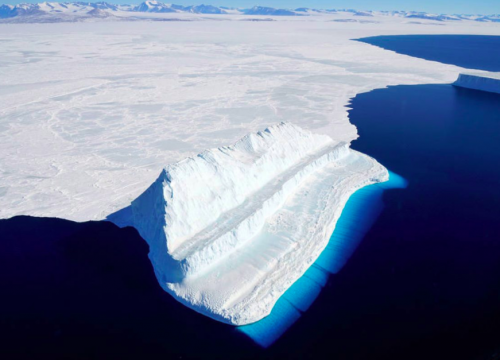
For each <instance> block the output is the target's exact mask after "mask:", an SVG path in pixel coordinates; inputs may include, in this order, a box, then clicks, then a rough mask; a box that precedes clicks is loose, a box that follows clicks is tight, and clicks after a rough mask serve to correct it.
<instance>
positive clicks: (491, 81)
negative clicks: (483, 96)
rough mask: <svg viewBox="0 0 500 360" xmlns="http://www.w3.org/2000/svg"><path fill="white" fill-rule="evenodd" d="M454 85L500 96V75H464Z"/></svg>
mask: <svg viewBox="0 0 500 360" xmlns="http://www.w3.org/2000/svg"><path fill="white" fill-rule="evenodd" d="M453 85H455V86H460V87H464V88H468V89H474V90H481V91H487V92H492V93H497V94H500V73H492V72H490V73H483V72H481V73H473V72H471V73H463V74H460V75H459V76H458V79H457V81H455V82H454V83H453Z"/></svg>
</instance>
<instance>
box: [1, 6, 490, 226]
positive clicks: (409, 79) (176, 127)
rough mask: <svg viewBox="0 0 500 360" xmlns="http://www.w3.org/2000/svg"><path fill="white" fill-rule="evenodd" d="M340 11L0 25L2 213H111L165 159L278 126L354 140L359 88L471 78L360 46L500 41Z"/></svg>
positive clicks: (468, 26)
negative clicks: (462, 38) (433, 37)
mask: <svg viewBox="0 0 500 360" xmlns="http://www.w3.org/2000/svg"><path fill="white" fill-rule="evenodd" d="M153 15H154V14H153ZM156 15H158V16H173V15H169V14H156ZM181 15H182V14H181ZM185 15H186V17H188V16H189V17H197V16H200V15H197V14H185ZM176 16H179V14H177V15H176ZM329 16H330V15H327V14H325V15H321V16H314V17H313V16H296V17H293V21H292V18H291V17H267V16H266V17H263V18H272V19H274V20H276V21H260V22H248V21H236V20H237V19H242V18H243V19H246V18H248V17H249V16H246V15H234V16H233V15H224V18H225V19H229V20H234V21H217V20H210V19H208V18H205V20H203V21H189V22H188V21H186V22H168V21H167V22H127V23H124V22H95V23H58V24H0V44H1V46H0V154H1V156H0V217H2V218H8V217H11V216H14V215H21V214H27V215H33V216H52V217H60V218H66V219H70V220H76V221H85V220H99V219H104V218H106V217H107V216H108V215H109V214H110V213H113V212H115V211H118V210H120V209H122V208H124V207H127V206H128V205H129V204H130V203H131V201H132V200H133V199H135V198H137V197H138V196H139V195H140V194H141V193H143V192H144V191H145V190H146V189H147V188H148V187H149V186H150V185H151V184H152V183H153V182H154V181H155V179H156V178H157V177H158V174H159V173H160V171H161V169H162V168H163V167H164V166H165V165H166V164H171V163H174V162H176V161H180V160H182V159H184V158H186V157H188V156H193V155H196V154H198V153H200V152H201V151H203V150H205V149H209V148H216V147H219V146H223V145H227V144H231V143H234V142H235V141H236V140H238V139H239V138H241V137H243V136H244V135H245V134H248V133H251V132H256V131H258V130H262V129H265V128H266V127H268V126H270V125H273V124H276V123H279V122H281V121H286V122H290V123H293V124H295V125H298V126H300V127H301V128H303V129H308V130H311V131H313V132H315V133H319V134H325V135H328V136H330V137H331V138H332V139H333V140H334V141H344V142H346V143H349V142H350V141H352V140H353V139H355V138H356V137H357V132H356V128H355V127H354V126H353V125H351V124H350V123H349V120H348V117H347V108H348V106H349V99H350V98H352V97H354V96H355V95H356V94H357V93H361V92H366V91H370V90H372V89H375V88H381V87H385V86H388V85H397V84H421V83H451V82H453V81H455V80H456V79H457V77H458V74H459V73H460V72H463V71H464V69H462V68H459V67H456V66H451V65H444V64H440V63H437V62H431V61H426V60H422V59H416V58H411V57H409V56H405V55H400V54H396V53H394V52H391V51H386V50H383V49H380V48H378V47H375V46H371V45H368V44H365V43H361V42H356V41H350V39H353V38H361V37H367V36H374V35H381V34H384V35H390V34H415V33H418V34H432V33H458V34H493V35H494V34H497V35H498V34H500V25H499V24H496V23H487V22H466V21H460V22H451V23H446V24H445V25H440V26H435V25H425V26H423V25H419V24H407V23H405V21H407V19H404V18H397V17H377V16H373V17H369V19H370V20H371V21H376V22H375V23H359V22H356V23H342V22H333V21H330V20H331V19H333V18H335V16H337V17H342V16H344V15H335V14H333V15H331V16H330V17H329ZM346 16H347V15H346ZM351 17H353V16H351ZM362 18H363V19H364V18H368V17H361V16H358V17H356V19H362ZM217 19H220V16H219V17H217ZM422 21H423V20H422ZM441 23H444V22H441ZM429 24H430V23H429ZM374 121H378V119H374Z"/></svg>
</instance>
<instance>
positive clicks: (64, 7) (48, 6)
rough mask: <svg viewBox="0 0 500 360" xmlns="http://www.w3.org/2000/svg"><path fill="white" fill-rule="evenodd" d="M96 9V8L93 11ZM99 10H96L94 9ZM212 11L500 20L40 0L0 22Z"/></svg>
mask: <svg viewBox="0 0 500 360" xmlns="http://www.w3.org/2000/svg"><path fill="white" fill-rule="evenodd" d="M94 10H96V11H94ZM97 10H99V11H97ZM148 13H150V14H211V15H227V14H236V15H251V16H254V15H265V16H315V15H322V14H329V15H346V16H352V17H373V16H383V17H399V18H407V19H420V20H429V21H461V20H471V21H480V22H500V15H446V14H430V13H425V12H416V11H359V10H354V9H338V10H334V9H330V10H323V9H310V8H306V7H301V8H297V9H294V10H292V9H277V8H272V7H264V6H254V7H252V8H248V9H234V8H227V7H222V6H213V5H204V4H202V5H191V6H182V5H175V4H166V3H162V2H159V1H156V0H148V1H144V2H143V3H141V4H139V5H117V4H111V3H107V2H96V3H90V2H61V3H59V2H43V3H38V4H19V5H0V21H1V22H51V21H54V22H55V21H57V22H58V21H80V20H82V19H83V20H84V19H89V18H109V17H116V18H117V19H121V20H127V19H129V20H133V19H136V18H137V17H139V18H141V19H144V18H147V14H148Z"/></svg>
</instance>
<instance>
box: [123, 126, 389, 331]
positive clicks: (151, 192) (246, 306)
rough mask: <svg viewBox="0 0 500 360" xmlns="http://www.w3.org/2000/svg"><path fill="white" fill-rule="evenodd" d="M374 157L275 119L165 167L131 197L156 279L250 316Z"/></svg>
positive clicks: (323, 235)
mask: <svg viewBox="0 0 500 360" xmlns="http://www.w3.org/2000/svg"><path fill="white" fill-rule="evenodd" d="M387 178H388V173H387V170H386V169H385V168H384V167H382V166H381V165H380V164H378V163H377V162H376V161H375V160H374V159H372V158H370V157H368V156H366V155H363V154H360V153H358V152H356V151H353V150H351V149H349V146H348V144H346V143H338V142H334V141H333V140H332V139H331V138H329V137H328V136H324V135H317V134H313V133H310V132H308V131H304V130H302V129H300V128H298V127H297V126H294V125H291V124H285V123H282V124H279V125H277V126H273V127H270V128H268V129H266V130H265V131H263V132H259V133H257V134H250V135H247V136H245V137H244V138H242V139H241V140H240V141H238V142H237V143H235V144H234V145H233V146H228V147H222V148H219V149H213V150H207V151H205V152H203V153H201V154H199V155H198V156H196V157H194V158H188V159H186V160H183V161H181V162H179V163H176V164H173V165H169V166H167V167H166V168H165V169H164V170H163V171H162V173H161V174H160V176H159V178H158V179H157V180H156V181H155V182H154V183H153V184H152V185H151V186H150V188H149V189H147V190H146V191H145V192H144V193H143V194H142V195H141V196H139V197H138V198H137V199H136V200H134V201H133V202H132V212H133V222H134V226H135V227H136V228H137V229H138V231H139V232H140V234H141V235H142V237H143V238H144V239H145V240H146V241H147V242H148V243H149V246H150V258H151V261H152V263H153V266H154V269H155V272H156V275H157V278H158V280H159V282H160V284H161V285H162V287H163V288H164V289H165V290H166V291H168V292H169V293H171V294H172V295H174V296H175V297H176V298H177V299H178V300H179V301H181V302H183V303H184V304H186V305H188V306H190V307H192V308H193V309H195V310H197V311H199V312H201V313H203V314H206V315H208V316H210V317H212V318H215V319H217V320H220V321H223V322H227V323H231V324H237V325H242V324H248V323H252V322H255V321H258V320H260V319H261V318H263V317H265V316H266V315H267V314H269V312H270V311H271V309H272V307H273V305H274V304H275V302H276V301H277V300H278V299H279V297H280V296H281V295H282V294H283V293H284V291H285V290H286V289H287V288H288V287H290V286H291V285H292V284H293V282H294V281H296V280H297V279H298V278H299V277H300V276H301V275H302V274H303V273H304V272H305V271H306V270H307V268H308V267H309V266H310V265H311V264H312V263H313V262H314V261H315V259H316V258H317V257H318V256H319V254H320V253H321V251H322V250H323V249H324V247H325V246H326V244H327V242H328V239H329V237H330V235H331V233H332V232H333V229H334V227H335V223H336V221H337V219H338V217H339V216H340V213H341V211H342V208H343V207H344V205H345V202H346V201H347V199H348V197H349V196H350V195H351V194H352V193H353V192H354V191H356V190H357V189H359V188H360V187H363V186H365V185H368V184H371V183H373V182H380V181H385V180H387Z"/></svg>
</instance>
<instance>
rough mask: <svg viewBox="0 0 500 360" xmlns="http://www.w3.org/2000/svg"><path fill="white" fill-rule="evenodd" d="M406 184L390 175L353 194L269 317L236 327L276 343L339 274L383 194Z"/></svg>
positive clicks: (376, 212)
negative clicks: (320, 248) (322, 245)
mask: <svg viewBox="0 0 500 360" xmlns="http://www.w3.org/2000/svg"><path fill="white" fill-rule="evenodd" d="M407 185H408V183H407V181H406V180H405V179H404V178H402V177H401V176H399V175H397V174H395V173H393V172H389V181H386V182H384V183H377V184H373V185H369V186H365V187H364V188H362V189H359V190H358V191H356V192H355V193H354V194H353V195H352V196H351V197H350V198H349V200H348V201H347V203H346V206H345V207H344V209H343V210H342V214H341V216H340V218H339V220H338V221H337V224H336V226H335V230H334V232H333V234H332V236H331V238H330V240H329V241H328V245H327V246H326V248H325V249H324V250H323V252H322V253H321V255H320V256H319V258H318V259H317V260H316V261H315V262H314V264H313V265H312V266H311V267H310V268H309V269H308V270H307V271H306V273H305V274H304V275H303V276H302V277H301V278H300V279H298V280H297V281H296V282H295V283H294V284H293V285H292V286H291V287H290V288H289V289H288V290H287V291H286V292H285V293H284V294H283V296H281V298H280V299H279V300H278V301H277V302H276V305H275V306H274V308H273V310H272V311H271V314H270V315H269V316H267V317H266V318H264V319H262V320H261V321H258V322H256V323H254V324H250V325H245V326H239V327H238V328H237V330H238V331H240V332H242V333H244V334H246V335H247V336H249V337H250V338H251V339H252V340H254V341H255V342H256V343H257V344H259V345H260V346H262V347H269V346H270V345H272V344H273V343H274V342H275V341H276V340H278V339H279V338H280V337H281V336H282V335H283V334H284V333H285V332H286V331H287V330H288V329H289V328H290V327H291V326H292V325H293V324H294V323H295V322H296V321H297V320H299V318H300V317H301V315H302V314H303V313H304V312H305V311H307V310H308V309H309V307H310V306H311V305H312V304H313V302H314V300H316V298H317V297H318V296H319V294H320V293H321V290H322V288H324V287H325V286H326V285H327V282H328V278H329V277H330V275H333V274H336V273H338V272H339V271H340V269H342V267H343V266H344V265H345V263H346V262H347V261H348V260H349V258H350V257H351V255H352V254H353V253H354V251H355V250H356V248H357V247H358V245H359V243H360V242H361V240H362V239H363V237H364V236H365V234H366V233H367V232H368V230H369V229H370V228H371V226H372V225H373V223H374V222H375V221H376V219H377V217H378V216H379V215H380V213H381V211H382V209H383V207H384V203H383V201H382V194H383V193H384V191H387V190H390V189H398V188H406V187H407Z"/></svg>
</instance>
